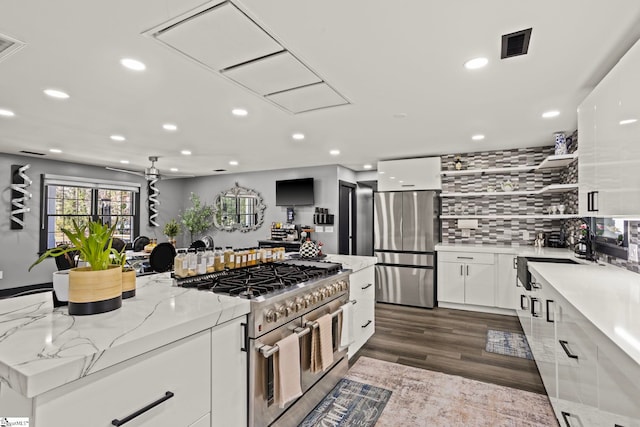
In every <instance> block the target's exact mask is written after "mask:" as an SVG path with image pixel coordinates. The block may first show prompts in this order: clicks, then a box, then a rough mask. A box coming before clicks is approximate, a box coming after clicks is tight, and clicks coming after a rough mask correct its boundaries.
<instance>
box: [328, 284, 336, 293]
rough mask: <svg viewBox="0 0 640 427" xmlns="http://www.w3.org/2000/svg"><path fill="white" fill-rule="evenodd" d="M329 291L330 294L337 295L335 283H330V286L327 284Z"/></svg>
mask: <svg viewBox="0 0 640 427" xmlns="http://www.w3.org/2000/svg"><path fill="white" fill-rule="evenodd" d="M327 292H328V293H329V295H335V294H336V288H334V287H333V285H329V286H327Z"/></svg>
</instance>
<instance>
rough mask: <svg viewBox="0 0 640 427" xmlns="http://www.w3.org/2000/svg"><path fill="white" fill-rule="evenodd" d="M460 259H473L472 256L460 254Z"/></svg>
mask: <svg viewBox="0 0 640 427" xmlns="http://www.w3.org/2000/svg"><path fill="white" fill-rule="evenodd" d="M457 258H458V259H473V257H472V256H459V257H457Z"/></svg>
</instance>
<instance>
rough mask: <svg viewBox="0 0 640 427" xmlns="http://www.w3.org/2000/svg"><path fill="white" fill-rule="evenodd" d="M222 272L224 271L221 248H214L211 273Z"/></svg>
mask: <svg viewBox="0 0 640 427" xmlns="http://www.w3.org/2000/svg"><path fill="white" fill-rule="evenodd" d="M222 270H224V252H222V247H216V250H215V251H213V271H222Z"/></svg>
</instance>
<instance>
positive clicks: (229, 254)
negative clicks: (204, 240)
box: [224, 246, 236, 270]
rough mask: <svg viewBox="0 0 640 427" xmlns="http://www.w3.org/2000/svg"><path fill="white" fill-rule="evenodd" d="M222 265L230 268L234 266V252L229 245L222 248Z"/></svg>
mask: <svg viewBox="0 0 640 427" xmlns="http://www.w3.org/2000/svg"><path fill="white" fill-rule="evenodd" d="M224 266H225V268H228V269H230V270H232V269H234V268H236V254H235V252H233V248H232V247H231V246H227V247H226V248H225V250H224Z"/></svg>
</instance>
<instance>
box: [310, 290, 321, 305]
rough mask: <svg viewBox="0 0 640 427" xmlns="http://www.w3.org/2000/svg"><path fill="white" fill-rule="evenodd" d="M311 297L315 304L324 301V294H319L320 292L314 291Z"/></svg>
mask: <svg viewBox="0 0 640 427" xmlns="http://www.w3.org/2000/svg"><path fill="white" fill-rule="evenodd" d="M311 296H312V297H313V299H312V300H313V302H314V303H317V302H320V301H322V300H323V299H324V295H322V294H321V293H320V292H318V291H314V292H313V293H312V294H311Z"/></svg>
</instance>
